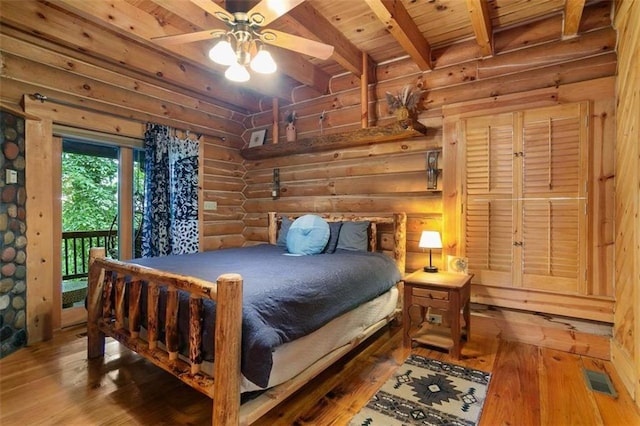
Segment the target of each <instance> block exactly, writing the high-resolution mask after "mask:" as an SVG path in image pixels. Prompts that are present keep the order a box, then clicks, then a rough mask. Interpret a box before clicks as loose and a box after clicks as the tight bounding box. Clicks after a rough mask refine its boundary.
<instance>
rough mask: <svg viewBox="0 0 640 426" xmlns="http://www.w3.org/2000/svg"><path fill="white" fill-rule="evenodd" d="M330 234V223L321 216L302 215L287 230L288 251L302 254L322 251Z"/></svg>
mask: <svg viewBox="0 0 640 426" xmlns="http://www.w3.org/2000/svg"><path fill="white" fill-rule="evenodd" d="M329 235H330V231H329V224H328V223H327V222H326V221H325V220H324V219H323V218H321V217H320V216H316V215H312V214H307V215H304V216H300V217H299V218H297V219H296V220H295V221H294V222H293V223H292V224H291V227H290V228H289V232H287V251H288V252H289V253H291V254H300V255H309V254H318V253H321V252H322V250H324V248H325V246H326V245H327V241H329Z"/></svg>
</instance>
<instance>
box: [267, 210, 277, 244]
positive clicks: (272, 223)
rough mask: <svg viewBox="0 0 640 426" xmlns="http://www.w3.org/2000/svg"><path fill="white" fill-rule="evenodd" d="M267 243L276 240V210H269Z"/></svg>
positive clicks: (273, 242) (272, 242)
mask: <svg viewBox="0 0 640 426" xmlns="http://www.w3.org/2000/svg"><path fill="white" fill-rule="evenodd" d="M268 232H269V244H275V243H276V242H277V241H278V218H277V217H276V212H269V224H268Z"/></svg>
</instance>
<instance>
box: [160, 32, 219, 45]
mask: <svg viewBox="0 0 640 426" xmlns="http://www.w3.org/2000/svg"><path fill="white" fill-rule="evenodd" d="M225 34H226V31H224V30H204V31H196V32H194V33H186V34H176V35H169V36H162V37H152V38H151V40H152V41H153V42H155V43H158V44H159V45H161V46H172V45H174V44H183V43H193V42H194V41H200V40H209V39H212V38H216V37H221V36H223V35H225Z"/></svg>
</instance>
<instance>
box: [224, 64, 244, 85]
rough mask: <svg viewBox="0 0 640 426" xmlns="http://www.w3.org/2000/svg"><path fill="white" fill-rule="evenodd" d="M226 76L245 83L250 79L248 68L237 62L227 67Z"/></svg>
mask: <svg viewBox="0 0 640 426" xmlns="http://www.w3.org/2000/svg"><path fill="white" fill-rule="evenodd" d="M224 76H225V77H227V78H228V79H229V80H231V81H235V82H237V83H244V82H245V81H249V71H247V68H245V67H244V66H242V65H240V64H239V63H237V62H236V63H235V64H233V65H231V66H230V67H229V68H227V71H225V73H224Z"/></svg>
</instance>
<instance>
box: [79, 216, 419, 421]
mask: <svg viewBox="0 0 640 426" xmlns="http://www.w3.org/2000/svg"><path fill="white" fill-rule="evenodd" d="M321 216H322V217H323V218H324V219H325V220H326V221H327V222H328V223H329V224H331V225H337V224H339V223H340V224H346V223H349V224H351V225H353V224H356V223H359V224H362V223H367V228H366V229H367V230H366V238H367V241H366V246H367V248H368V250H367V251H368V253H362V252H358V251H353V250H343V249H340V248H338V249H337V250H335V253H332V254H326V253H322V254H320V255H314V256H300V257H296V256H290V255H288V254H287V253H286V252H287V248H286V247H285V248H283V247H282V244H280V243H281V240H280V239H279V233H280V237H282V235H283V232H285V231H286V230H285V229H284V224H285V222H288V223H289V224H290V223H291V221H292V220H293V219H295V218H290V217H286V216H284V217H283V216H280V215H277V214H276V213H273V212H272V213H269V214H268V239H269V244H259V245H255V246H248V247H245V248H238V249H225V250H218V251H215V252H211V253H206V252H205V253H198V254H194V255H180V256H169V257H165V258H155V259H134V260H132V261H128V262H121V261H117V260H112V259H107V258H105V257H104V250H102V249H99V248H96V249H92V250H91V256H90V257H91V266H90V271H89V292H88V298H87V309H88V325H87V336H88V345H87V351H88V357H89V358H99V357H101V356H103V355H104V345H105V337H106V336H110V337H112V338H114V339H116V340H117V341H119V342H120V343H121V344H123V345H124V346H126V347H128V348H129V349H131V350H133V351H135V352H137V353H138V354H140V355H141V356H143V357H145V358H146V359H148V360H149V361H151V362H152V363H153V364H155V365H157V366H159V367H161V368H163V369H164V370H166V371H168V372H170V373H171V374H173V375H174V376H176V377H177V378H179V379H180V380H182V381H183V382H184V383H186V384H188V385H189V386H191V387H192V388H194V389H196V390H198V391H200V392H202V393H204V394H205V395H207V396H209V397H210V398H212V400H213V418H212V423H213V424H217V425H227V424H229V425H236V424H251V423H252V422H254V421H255V420H257V419H258V418H259V417H260V416H262V415H263V414H265V413H266V412H267V411H269V410H270V409H271V408H273V407H275V406H276V405H277V404H278V403H279V402H281V401H282V400H284V399H285V398H286V397H288V396H289V395H291V394H292V393H293V392H295V391H296V390H298V389H299V388H300V387H302V386H303V385H304V384H305V383H307V382H308V381H309V380H310V379H312V378H313V377H315V376H316V375H317V374H319V373H320V372H321V371H323V370H324V369H326V368H327V367H328V366H330V365H331V364H332V363H333V362H335V361H336V360H338V359H340V358H341V357H342V356H343V355H345V354H346V353H348V352H349V351H350V350H351V349H353V348H354V347H355V346H357V345H358V344H359V343H361V342H362V341H364V340H365V339H366V338H367V337H369V336H371V335H372V334H373V333H375V332H376V331H377V330H379V329H380V328H382V327H383V326H384V325H385V324H387V323H388V322H389V321H391V320H392V319H394V318H396V317H398V314H399V312H400V303H401V301H400V297H399V295H400V294H401V291H400V289H398V286H399V285H401V278H402V273H403V272H404V263H405V244H406V243H405V236H406V215H405V214H404V213H396V214H393V215H389V216H366V217H364V216H361V217H359V216H356V215H346V216H345V215H330V214H329V215H321ZM344 228H345V226H344V225H343V229H344ZM336 229H339V228H336ZM332 230H333V227H332ZM337 232H339V231H337ZM336 235H337V234H336ZM332 236H333V235H332ZM210 256H214V257H215V258H216V259H217V260H216V261H215V262H214V261H213V260H212V258H211V257H210ZM242 256H248V257H246V258H244V257H242ZM389 259H392V261H390V260H389ZM343 262H344V264H343ZM303 263H304V264H305V265H306V267H308V268H309V269H306V270H305V271H304V272H302V273H300V272H299V270H298V269H297V268H298V266H296V265H301V264H303ZM357 264H362V266H365V267H366V268H368V270H369V275H368V278H367V279H366V285H365V283H362V282H361V281H359V280H360V279H359V278H357V277H356V276H355V272H352V271H355V270H356V269H357V268H356V267H355V266H352V265H357ZM389 265H391V266H389ZM226 268H228V269H226ZM375 268H380V269H375ZM287 271H295V273H294V274H287ZM320 271H324V272H323V273H320ZM339 271H344V272H345V273H344V274H339V273H338V272H339ZM374 271H375V272H374ZM327 277H329V279H327ZM316 279H318V280H319V281H318V282H317V284H314V283H315V282H316V281H315V280H316ZM378 281H381V282H380V283H378ZM387 281H390V284H388V283H386V282H387ZM348 286H353V287H348ZM356 287H357V288H362V289H363V292H364V293H365V294H364V296H357V297H358V298H360V300H350V294H351V293H356V291H355V290H354V289H355V288H356ZM282 289H284V290H285V293H286V294H287V297H285V298H282V297H281V298H277V297H276V296H274V297H273V298H272V297H271V295H272V294H274V295H275V294H279V293H277V292H276V290H277V291H278V292H281V290H282ZM296 292H301V298H298V299H296V298H294V297H293V296H292V295H293V294H294V293H296ZM357 293H360V290H358V291H357ZM290 295H291V297H289V296H290ZM354 298H355V296H354ZM289 299H291V300H289ZM306 299H308V300H312V301H313V304H314V305H316V306H315V308H314V309H316V314H314V315H311V314H309V312H310V310H311V308H310V307H309V306H308V305H303V304H302V303H307V302H305V300H306ZM243 300H244V302H243ZM243 303H244V306H243ZM254 303H255V304H254ZM270 304H271V305H275V306H274V309H273V310H271V311H269V305H270ZM285 306H288V308H287V311H286V312H285V311H284V307H285ZM329 312H331V314H330V313H329ZM272 317H273V318H275V320H273V321H274V323H272V322H271V321H272V319H273V318H272ZM307 321H311V323H307ZM254 324H255V325H256V327H263V326H264V324H266V325H267V328H253V327H254ZM274 324H275V325H274ZM250 339H252V340H250ZM310 348H312V349H313V350H310ZM250 391H261V392H259V396H257V397H255V398H253V399H250V400H248V401H247V402H245V403H243V404H241V394H242V393H243V392H250Z"/></svg>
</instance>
